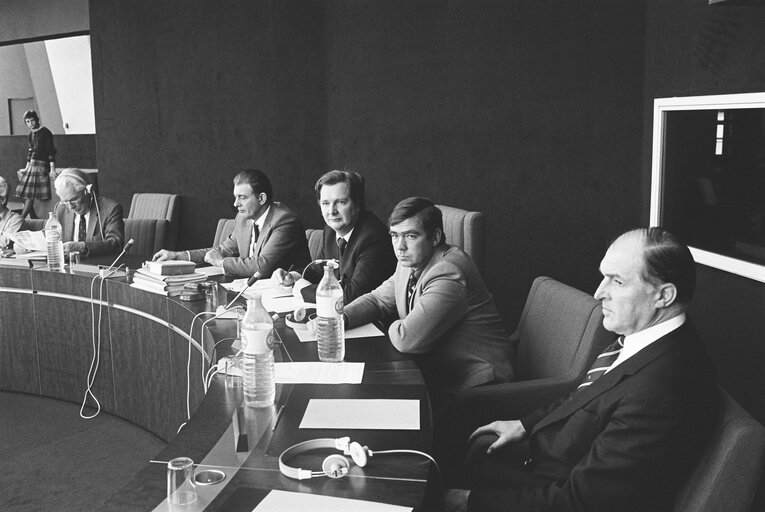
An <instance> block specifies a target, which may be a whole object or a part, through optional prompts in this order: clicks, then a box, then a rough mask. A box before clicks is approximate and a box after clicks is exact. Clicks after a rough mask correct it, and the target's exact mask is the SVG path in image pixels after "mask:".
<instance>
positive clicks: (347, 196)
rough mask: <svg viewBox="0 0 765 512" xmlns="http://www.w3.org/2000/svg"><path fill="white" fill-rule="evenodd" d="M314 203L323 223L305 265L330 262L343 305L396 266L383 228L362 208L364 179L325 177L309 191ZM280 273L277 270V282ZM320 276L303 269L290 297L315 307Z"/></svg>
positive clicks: (339, 174)
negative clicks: (333, 265) (313, 196)
mask: <svg viewBox="0 0 765 512" xmlns="http://www.w3.org/2000/svg"><path fill="white" fill-rule="evenodd" d="M314 190H315V191H316V200H317V201H318V203H319V207H320V208H321V214H322V217H324V222H325V223H326V224H325V226H324V229H323V231H322V232H321V236H320V237H316V238H315V239H312V241H309V247H308V249H309V251H310V253H311V259H312V260H314V261H317V260H327V259H333V260H336V261H337V262H338V264H339V268H338V269H337V270H336V274H337V278H338V280H339V281H340V285H341V286H342V287H343V299H344V301H345V303H346V304H348V303H349V302H351V301H352V300H353V299H355V298H356V297H359V296H360V295H363V294H365V293H367V292H370V291H372V289H374V288H375V287H376V286H378V285H379V284H380V283H382V282H383V281H384V280H385V279H386V278H387V277H389V276H390V274H391V272H393V269H394V268H395V266H396V263H395V262H396V258H395V257H394V256H393V250H392V249H391V247H390V241H389V240H390V238H389V236H388V230H387V228H386V227H385V225H384V224H383V223H382V222H381V221H380V219H378V218H377V217H376V216H375V215H374V214H373V213H372V212H370V211H367V210H366V209H365V208H364V178H362V176H361V175H360V174H359V173H357V172H348V171H330V172H328V173H326V174H324V175H323V176H322V177H321V178H319V180H318V181H317V182H316V185H315V186H314ZM285 273H286V272H285V271H284V270H283V269H277V270H276V271H275V272H274V276H275V277H276V278H277V280H279V281H281V280H283V278H284V274H285ZM323 275H324V272H323V271H322V267H321V265H319V264H313V265H309V266H308V267H307V268H306V269H305V271H304V272H303V276H302V279H301V278H300V274H297V276H296V277H297V279H296V282H295V287H294V290H293V293H294V294H295V295H296V296H298V297H300V298H302V299H303V300H304V301H306V302H310V303H313V302H316V287H317V285H318V283H319V281H321V278H322V276H323Z"/></svg>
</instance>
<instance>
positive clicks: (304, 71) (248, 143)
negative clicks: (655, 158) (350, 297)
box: [90, 0, 645, 325]
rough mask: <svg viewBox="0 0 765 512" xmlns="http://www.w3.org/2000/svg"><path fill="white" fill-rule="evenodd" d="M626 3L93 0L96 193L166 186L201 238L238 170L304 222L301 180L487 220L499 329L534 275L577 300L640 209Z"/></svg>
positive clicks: (188, 238)
mask: <svg viewBox="0 0 765 512" xmlns="http://www.w3.org/2000/svg"><path fill="white" fill-rule="evenodd" d="M644 16H645V13H644V2H642V1H630V2H613V1H611V0H600V1H593V0H586V1H578V2H561V1H558V0H544V1H539V0H526V1H513V2H504V1H475V0H471V1H468V0H462V1H446V2H445V1H442V0H439V1H425V0H418V1H411V0H386V1H384V2H383V1H377V0H375V1H371V0H370V1H359V0H344V1H329V0H328V1H325V2H304V1H302V2H301V1H286V2H284V1H282V2H264V1H251V0H242V1H228V2H217V1H193V2H172V1H169V0H162V1H156V0H152V1H135V0H99V1H96V2H91V6H90V22H91V44H92V47H93V67H94V77H95V101H96V120H97V126H98V135H97V138H98V147H99V155H100V158H99V168H100V171H101V180H102V187H103V192H104V193H105V194H106V195H111V196H114V197H116V198H117V199H119V200H121V201H123V203H124V202H125V201H127V200H128V198H129V195H130V194H132V193H133V192H135V191H148V190H153V191H173V192H178V193H180V194H182V195H183V223H182V225H181V239H182V240H183V241H184V242H185V244H186V245H187V246H189V247H193V246H200V245H205V244H207V243H209V241H210V240H211V238H212V234H213V232H214V227H215V222H216V220H217V219H218V218H219V217H224V216H232V215H233V210H232V208H231V206H230V203H231V195H230V194H231V183H230V178H231V176H232V174H233V173H234V170H235V169H237V168H239V167H241V166H247V165H253V166H257V167H260V168H262V169H263V170H265V171H266V172H268V173H269V175H270V176H271V177H272V179H273V181H274V185H275V190H276V196H277V199H281V200H283V201H285V202H286V203H288V204H290V205H291V206H293V207H295V208H296V209H297V210H298V212H299V213H300V214H301V216H302V217H303V218H304V219H305V220H306V223H307V224H308V225H309V226H319V225H320V223H321V219H320V217H319V214H318V209H317V207H316V205H315V202H314V197H313V192H312V184H313V182H314V181H315V179H316V178H317V177H318V176H319V175H320V174H321V173H322V172H325V171H327V170H330V169H333V168H351V169H355V170H358V171H360V172H362V173H363V174H364V175H365V176H366V177H367V180H368V188H367V190H368V191H369V194H368V195H369V196H370V197H369V200H368V203H369V206H370V208H371V209H373V210H374V211H375V212H377V214H378V215H379V216H381V217H387V215H388V214H389V212H390V209H391V207H392V206H393V205H394V204H395V203H396V202H397V201H399V200H400V199H402V198H404V197H407V196H410V195H414V194H421V195H426V196H429V197H431V198H433V199H434V200H436V201H437V202H440V203H445V204H450V205H453V206H457V207H461V208H466V209H476V210H481V211H484V212H485V213H486V214H487V239H488V240H487V254H488V262H487V263H488V266H489V267H491V268H492V269H493V270H492V274H491V276H490V279H489V281H490V287H491V288H492V290H493V291H494V292H495V293H496V294H497V295H498V298H499V301H500V307H501V308H502V309H503V310H505V311H506V312H507V317H508V323H509V324H511V325H512V324H514V323H515V321H516V319H517V316H518V315H519V313H520V310H521V308H522V305H523V302H524V300H525V295H526V293H527V292H528V289H529V286H530V285H531V281H532V280H533V278H534V277H535V276H537V275H541V274H547V275H552V276H554V277H556V278H558V279H561V280H563V281H566V282H568V283H570V284H572V285H574V286H578V287H581V288H584V289H587V290H594V288H595V285H596V283H597V266H598V262H599V259H600V257H601V256H602V252H603V249H604V247H605V246H606V245H607V242H608V239H609V238H610V237H611V236H612V235H613V234H615V233H616V232H617V231H619V230H620V229H623V228H626V227H628V226H631V225H633V224H635V223H636V221H637V219H638V217H639V212H640V195H639V193H638V191H639V187H640V138H641V128H642V119H641V116H642V98H643V91H642V84H643V51H644V42H643V34H644V30H645V28H644V26H643V20H644Z"/></svg>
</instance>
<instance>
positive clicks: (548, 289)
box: [513, 277, 616, 386]
mask: <svg viewBox="0 0 765 512" xmlns="http://www.w3.org/2000/svg"><path fill="white" fill-rule="evenodd" d="M513 339H516V340H518V352H517V355H516V370H517V374H518V375H517V378H516V380H531V379H542V378H548V377H561V376H566V377H567V380H569V379H570V382H571V385H572V386H574V385H575V384H576V383H578V382H580V381H581V379H582V377H583V375H584V374H585V373H586V372H587V370H588V369H589V367H590V365H591V364H592V361H594V360H595V358H596V357H597V356H598V354H600V352H601V351H602V350H603V349H604V348H605V347H606V346H608V344H609V343H611V342H612V341H613V340H614V339H616V335H615V334H613V333H609V332H608V331H606V330H605V328H604V327H603V312H602V310H601V307H600V303H599V302H598V301H597V300H595V298H594V297H593V296H592V295H589V294H587V293H584V292H583V291H581V290H577V289H576V288H572V287H570V286H567V285H565V284H563V283H560V282H558V281H555V280H554V279H552V278H549V277H537V278H536V279H535V280H534V283H533V284H532V285H531V290H530V291H529V295H528V298H527V299H526V306H525V307H524V309H523V313H522V314H521V319H520V322H519V323H518V328H517V330H516V332H515V333H514V334H513Z"/></svg>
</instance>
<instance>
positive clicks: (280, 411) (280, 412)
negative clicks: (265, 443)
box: [271, 404, 284, 432]
mask: <svg viewBox="0 0 765 512" xmlns="http://www.w3.org/2000/svg"><path fill="white" fill-rule="evenodd" d="M282 411H284V404H282V406H281V407H279V410H278V411H277V412H276V419H275V420H274V426H273V427H271V432H273V431H274V430H276V426H277V425H278V424H279V420H280V419H281V418H282Z"/></svg>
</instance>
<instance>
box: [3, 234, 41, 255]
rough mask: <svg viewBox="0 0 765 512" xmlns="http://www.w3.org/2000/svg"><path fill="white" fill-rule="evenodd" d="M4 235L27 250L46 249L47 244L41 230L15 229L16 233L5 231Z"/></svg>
mask: <svg viewBox="0 0 765 512" xmlns="http://www.w3.org/2000/svg"><path fill="white" fill-rule="evenodd" d="M6 236H7V237H8V238H10V239H11V240H13V243H15V244H18V245H20V246H22V247H24V249H26V250H27V251H31V252H36V251H43V252H44V251H46V249H47V247H48V245H47V240H45V233H44V232H43V231H17V232H16V233H6Z"/></svg>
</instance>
